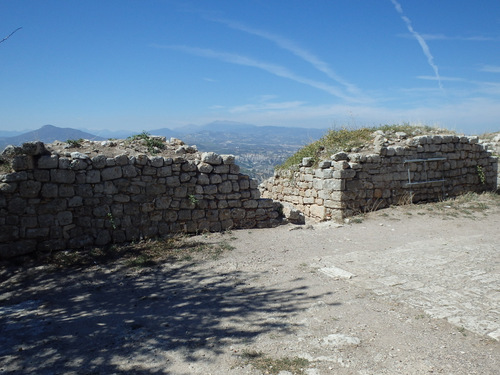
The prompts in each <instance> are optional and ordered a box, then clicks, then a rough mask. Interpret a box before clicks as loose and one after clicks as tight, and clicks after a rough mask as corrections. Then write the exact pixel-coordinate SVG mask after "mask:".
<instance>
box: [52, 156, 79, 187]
mask: <svg viewBox="0 0 500 375" xmlns="http://www.w3.org/2000/svg"><path fill="white" fill-rule="evenodd" d="M60 160H61V159H59V161H60ZM50 181H52V182H56V183H61V184H72V183H74V182H75V172H74V171H72V170H67V169H52V170H51V171H50Z"/></svg>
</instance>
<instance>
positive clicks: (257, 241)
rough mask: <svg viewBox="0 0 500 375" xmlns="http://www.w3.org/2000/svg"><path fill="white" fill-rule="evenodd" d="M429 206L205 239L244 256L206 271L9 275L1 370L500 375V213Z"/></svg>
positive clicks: (106, 269) (230, 256)
mask: <svg viewBox="0 0 500 375" xmlns="http://www.w3.org/2000/svg"><path fill="white" fill-rule="evenodd" d="M428 208H429V206H427V207H426V206H415V207H412V208H407V207H403V208H391V209H388V210H382V211H379V212H374V213H371V214H369V215H367V216H366V217H364V218H363V220H362V222H361V223H356V224H347V225H337V224H334V223H313V224H307V225H304V226H293V225H284V226H281V227H278V228H274V229H261V230H257V229H253V230H248V231H247V230H240V231H233V232H228V233H225V234H212V235H208V236H198V237H197V238H196V240H202V241H208V242H220V241H229V242H230V244H231V245H232V246H234V247H235V249H233V250H232V251H228V252H226V253H224V254H222V255H221V256H220V257H219V258H218V259H216V260H209V261H204V262H196V263H190V262H178V263H175V264H174V265H170V264H166V265H162V266H159V267H152V268H144V269H131V268H123V267H119V266H118V265H117V264H111V265H107V266H102V265H95V266H94V267H90V268H88V269H86V270H68V271H66V272H61V271H59V272H56V273H54V272H48V271H47V268H46V266H39V267H31V268H29V269H22V270H21V269H19V268H13V267H3V268H1V270H0V277H1V279H0V373H2V374H3V373H5V374H28V373H29V374H34V373H36V374H125V373H134V374H179V375H180V374H205V375H206V374H261V373H265V371H266V370H259V369H257V368H256V364H257V358H266V359H267V362H268V364H272V365H274V366H275V367H273V368H270V367H268V369H267V371H268V373H277V372H276V371H279V370H277V369H278V364H279V363H281V362H279V360H280V359H283V358H288V359H293V358H303V359H305V360H307V361H308V362H307V361H306V362H305V363H306V364H305V365H304V367H303V370H302V373H303V374H307V375H319V374H321V375H324V374H361V375H368V374H434V373H437V374H497V373H498V369H499V368H500V342H499V340H500V252H499V250H500V248H499V246H500V245H499V244H500V232H499V230H498V228H500V208H499V207H498V206H496V207H493V208H490V209H488V210H486V211H484V212H480V213H477V214H473V215H466V216H467V217H463V216H464V215H461V216H459V217H453V216H449V215H446V214H442V213H440V214H435V213H434V212H431V211H429V209H428ZM450 210H451V208H450ZM355 221H361V220H355ZM286 369H287V368H286V366H285V367H283V369H282V370H281V375H285V374H290V373H292V372H287V371H286ZM274 370H276V371H274ZM289 370H291V368H290V369H289ZM273 371H274V372H273ZM295 373H300V370H295Z"/></svg>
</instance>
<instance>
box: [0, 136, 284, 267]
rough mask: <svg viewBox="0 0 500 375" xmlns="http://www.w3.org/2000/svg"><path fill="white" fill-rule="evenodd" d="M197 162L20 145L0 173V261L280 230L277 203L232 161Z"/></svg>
mask: <svg viewBox="0 0 500 375" xmlns="http://www.w3.org/2000/svg"><path fill="white" fill-rule="evenodd" d="M200 155H201V157H200V158H199V159H196V160H188V159H186V158H184V157H182V156H179V157H173V158H170V157H162V156H148V155H146V154H139V155H136V156H127V155H125V154H122V155H116V156H114V157H107V156H105V155H98V156H94V157H92V158H91V157H89V156H87V155H86V154H84V153H80V152H73V153H71V154H70V155H69V156H59V155H57V154H50V153H47V150H46V149H45V146H44V145H43V143H41V142H30V143H26V144H24V145H23V147H18V148H16V150H15V155H14V156H13V157H12V168H13V169H14V172H12V173H7V174H4V175H0V258H1V257H12V256H17V255H22V254H28V253H31V252H34V251H46V250H50V251H52V250H61V249H76V248H83V247H86V246H94V245H97V246H102V245H107V244H111V243H122V242H126V241H133V240H139V239H142V238H154V237H163V236H167V235H170V234H172V233H177V232H186V233H197V232H203V231H221V230H225V229H230V228H253V227H270V226H275V225H278V224H279V211H280V207H279V206H280V205H279V204H276V203H274V202H273V201H272V200H270V199H261V198H260V192H259V190H258V186H257V182H256V181H254V180H252V179H250V178H249V177H248V176H246V175H243V174H241V173H239V167H238V166H237V165H236V164H235V163H234V157H233V156H232V155H217V154H214V153H204V154H200Z"/></svg>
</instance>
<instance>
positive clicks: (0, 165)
mask: <svg viewBox="0 0 500 375" xmlns="http://www.w3.org/2000/svg"><path fill="white" fill-rule="evenodd" d="M10 172H12V164H11V162H10V160H7V159H6V158H4V157H2V156H0V174H4V173H5V174H6V173H10Z"/></svg>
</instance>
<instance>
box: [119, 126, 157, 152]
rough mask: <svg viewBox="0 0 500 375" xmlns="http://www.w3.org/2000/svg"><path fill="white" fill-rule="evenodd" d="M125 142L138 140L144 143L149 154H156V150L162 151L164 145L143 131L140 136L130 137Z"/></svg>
mask: <svg viewBox="0 0 500 375" xmlns="http://www.w3.org/2000/svg"><path fill="white" fill-rule="evenodd" d="M127 140H128V141H129V142H133V141H138V140H143V141H145V144H146V147H147V148H148V151H149V152H150V153H151V154H156V153H158V150H163V149H164V148H165V144H164V143H163V142H162V141H161V140H159V139H157V138H153V137H151V135H150V134H149V133H148V132H146V131H143V132H142V133H140V134H136V135H132V136H130V137H128V138H127Z"/></svg>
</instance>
